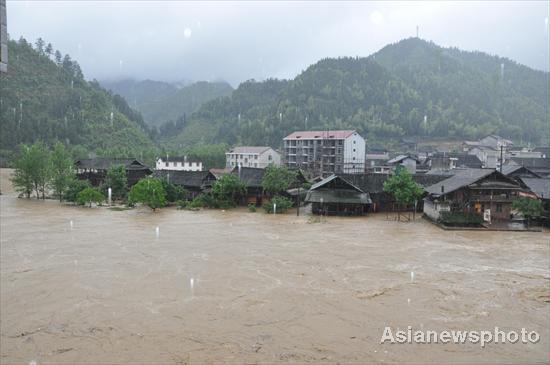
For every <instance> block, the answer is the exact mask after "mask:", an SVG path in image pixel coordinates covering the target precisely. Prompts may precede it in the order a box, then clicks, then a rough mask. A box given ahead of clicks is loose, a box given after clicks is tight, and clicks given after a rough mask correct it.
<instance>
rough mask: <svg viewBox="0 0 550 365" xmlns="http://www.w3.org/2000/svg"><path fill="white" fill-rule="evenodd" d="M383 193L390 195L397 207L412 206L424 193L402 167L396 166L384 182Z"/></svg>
mask: <svg viewBox="0 0 550 365" xmlns="http://www.w3.org/2000/svg"><path fill="white" fill-rule="evenodd" d="M384 191H385V192H386V193H389V194H391V195H392V196H393V197H394V198H395V201H396V202H397V203H398V204H399V205H402V204H412V203H414V202H416V201H417V200H418V199H420V197H422V194H423V193H424V189H422V187H421V186H420V185H418V184H417V183H416V182H415V181H414V180H413V178H412V176H411V174H410V173H409V171H407V169H406V168H404V167H403V166H397V167H396V169H395V171H394V173H393V175H391V176H390V177H389V178H388V179H387V180H386V181H385V182H384ZM398 219H399V217H398Z"/></svg>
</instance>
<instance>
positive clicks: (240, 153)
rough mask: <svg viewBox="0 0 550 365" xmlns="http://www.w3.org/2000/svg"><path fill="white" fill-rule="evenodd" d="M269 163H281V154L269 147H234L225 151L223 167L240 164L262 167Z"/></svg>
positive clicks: (242, 165)
mask: <svg viewBox="0 0 550 365" xmlns="http://www.w3.org/2000/svg"><path fill="white" fill-rule="evenodd" d="M271 164H273V165H280V164H281V155H280V154H279V152H277V151H275V150H274V149H273V148H271V147H263V146H242V147H234V148H233V149H231V150H230V151H229V152H226V153H225V167H227V168H233V167H236V166H241V167H257V168H260V169H264V168H266V167H267V166H268V165H271Z"/></svg>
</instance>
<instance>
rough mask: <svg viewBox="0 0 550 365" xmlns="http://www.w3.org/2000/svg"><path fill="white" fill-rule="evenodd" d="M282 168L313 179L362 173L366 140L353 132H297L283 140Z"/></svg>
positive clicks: (363, 170)
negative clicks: (298, 170) (298, 172)
mask: <svg viewBox="0 0 550 365" xmlns="http://www.w3.org/2000/svg"><path fill="white" fill-rule="evenodd" d="M283 143H284V158H283V161H284V164H285V165H287V166H288V167H289V168H295V169H301V170H304V171H307V172H308V173H309V174H311V175H312V176H322V177H326V176H330V175H332V174H335V173H336V174H338V173H358V174H362V173H364V172H365V148H366V143H365V139H364V138H363V137H361V136H360V135H359V133H357V132H356V131H355V130H336V131H330V130H326V131H297V132H294V133H291V134H289V135H288V136H286V137H285V138H284V139H283Z"/></svg>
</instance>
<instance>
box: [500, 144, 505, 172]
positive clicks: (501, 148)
mask: <svg viewBox="0 0 550 365" xmlns="http://www.w3.org/2000/svg"><path fill="white" fill-rule="evenodd" d="M503 148H504V146H503V145H500V173H501V174H502V164H503V163H504V160H503V158H502V150H503Z"/></svg>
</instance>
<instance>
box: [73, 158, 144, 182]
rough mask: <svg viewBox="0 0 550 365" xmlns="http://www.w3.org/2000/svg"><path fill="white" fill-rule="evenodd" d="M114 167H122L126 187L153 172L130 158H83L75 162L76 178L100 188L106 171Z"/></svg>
mask: <svg viewBox="0 0 550 365" xmlns="http://www.w3.org/2000/svg"><path fill="white" fill-rule="evenodd" d="M114 166H124V169H125V170H126V177H127V179H128V186H132V185H134V184H135V183H137V182H138V181H139V179H141V178H143V177H146V176H148V175H151V174H152V173H153V171H152V170H151V169H150V168H149V167H148V166H146V165H145V164H143V163H141V162H140V161H138V160H136V159H132V158H100V157H97V158H85V159H81V160H78V161H76V162H75V170H76V177H77V178H78V179H80V180H88V181H90V183H91V184H92V186H100V185H101V184H102V183H103V181H104V180H105V176H106V175H107V171H108V170H109V169H110V168H112V167H114Z"/></svg>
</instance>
